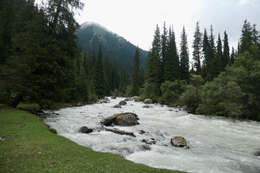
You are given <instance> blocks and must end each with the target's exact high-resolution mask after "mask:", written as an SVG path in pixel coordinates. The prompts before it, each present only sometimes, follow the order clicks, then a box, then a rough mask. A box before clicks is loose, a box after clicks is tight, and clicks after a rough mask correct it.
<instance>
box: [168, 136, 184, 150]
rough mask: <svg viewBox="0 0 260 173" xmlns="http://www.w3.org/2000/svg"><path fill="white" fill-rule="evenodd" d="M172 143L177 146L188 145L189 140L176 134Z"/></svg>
mask: <svg viewBox="0 0 260 173" xmlns="http://www.w3.org/2000/svg"><path fill="white" fill-rule="evenodd" d="M171 144H172V145H173V146H175V147H187V148H188V145H187V141H186V139H185V138H184V137H182V136H175V137H173V138H172V139H171Z"/></svg>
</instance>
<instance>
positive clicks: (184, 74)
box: [180, 27, 189, 80]
mask: <svg viewBox="0 0 260 173" xmlns="http://www.w3.org/2000/svg"><path fill="white" fill-rule="evenodd" d="M180 48H181V50H180V76H181V80H189V51H188V42H187V35H186V32H185V28H184V27H183V30H182V35H181V46H180Z"/></svg>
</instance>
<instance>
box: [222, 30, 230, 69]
mask: <svg viewBox="0 0 260 173" xmlns="http://www.w3.org/2000/svg"><path fill="white" fill-rule="evenodd" d="M223 60H224V61H223V67H224V68H225V67H226V66H227V65H228V64H229V63H230V50H229V43H228V35H227V32H226V31H225V32H224V50H223Z"/></svg>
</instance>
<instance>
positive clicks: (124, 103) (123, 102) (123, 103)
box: [119, 101, 127, 106]
mask: <svg viewBox="0 0 260 173" xmlns="http://www.w3.org/2000/svg"><path fill="white" fill-rule="evenodd" d="M126 104H127V103H126V101H121V102H119V105H121V106H122V105H126Z"/></svg>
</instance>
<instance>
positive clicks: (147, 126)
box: [45, 98, 260, 173]
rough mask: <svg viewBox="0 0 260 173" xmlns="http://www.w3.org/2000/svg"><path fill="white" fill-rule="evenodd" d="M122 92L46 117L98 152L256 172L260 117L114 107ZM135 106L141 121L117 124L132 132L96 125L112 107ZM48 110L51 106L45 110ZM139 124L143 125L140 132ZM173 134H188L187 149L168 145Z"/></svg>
mask: <svg viewBox="0 0 260 173" xmlns="http://www.w3.org/2000/svg"><path fill="white" fill-rule="evenodd" d="M123 99H124V98H117V99H111V98H109V100H110V103H102V104H92V105H86V106H81V107H72V108H65V109H60V110H57V111H55V112H54V113H55V114H53V115H52V116H49V117H48V118H46V119H45V123H47V124H48V125H49V126H51V127H52V128H54V129H56V130H57V132H58V135H61V136H64V137H66V138H68V139H70V140H72V141H74V142H76V143H78V144H80V145H83V146H86V147H89V148H92V149H93V150H95V151H99V152H111V153H116V154H120V155H122V156H124V157H125V158H126V159H128V160H131V161H133V162H136V163H142V164H145V165H148V166H151V167H156V168H166V169H173V170H181V171H187V172H194V173H259V172H260V157H257V156H255V155H254V153H255V152H256V151H260V123H259V122H254V121H234V120H230V119H225V118H219V117H206V116H202V115H193V114H189V113H187V112H186V111H182V110H180V109H179V108H170V107H167V106H163V105H160V104H152V105H151V108H143V106H144V103H142V102H134V101H128V102H127V105H125V106H122V108H113V106H114V105H116V104H118V103H119V102H120V101H121V100H123ZM121 112H133V113H136V114H137V115H138V116H139V118H140V120H139V122H140V125H137V126H133V127H115V128H118V129H121V130H125V131H129V132H134V134H135V135H136V137H131V136H124V135H117V134H114V133H111V132H108V131H103V130H101V131H100V130H98V129H99V127H100V123H99V122H100V121H101V120H103V119H104V118H105V117H108V116H110V115H112V114H115V113H121ZM49 113H50V112H49ZM82 126H87V127H89V128H95V129H97V130H94V132H93V133H90V134H82V133H79V128H80V127H82ZM140 130H143V131H145V132H146V133H144V134H139V132H140ZM173 136H183V137H185V138H186V139H187V141H188V145H189V146H190V149H183V148H175V147H173V146H171V144H170V139H171V138H172V137H173ZM151 138H154V139H155V140H156V144H154V145H151V146H150V150H146V149H144V147H143V145H144V143H143V142H142V139H148V140H149V139H151Z"/></svg>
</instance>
